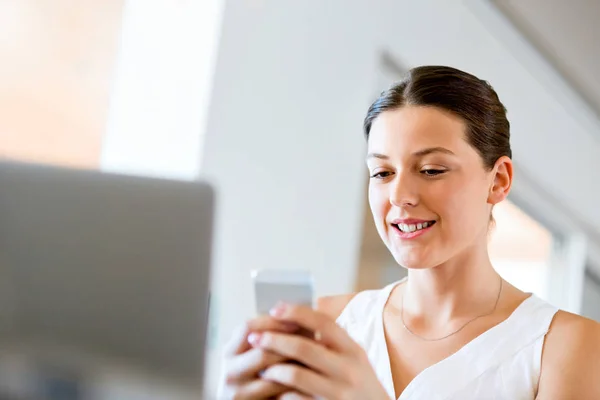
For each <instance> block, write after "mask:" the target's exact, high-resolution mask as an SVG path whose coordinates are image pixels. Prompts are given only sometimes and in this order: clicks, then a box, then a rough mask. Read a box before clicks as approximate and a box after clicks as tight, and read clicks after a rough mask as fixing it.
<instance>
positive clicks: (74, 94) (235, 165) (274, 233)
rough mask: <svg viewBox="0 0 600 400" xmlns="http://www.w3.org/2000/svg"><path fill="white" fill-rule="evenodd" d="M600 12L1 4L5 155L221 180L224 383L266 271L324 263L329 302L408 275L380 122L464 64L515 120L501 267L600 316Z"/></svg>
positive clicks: (562, 5) (167, 2)
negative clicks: (389, 243) (365, 126)
mask: <svg viewBox="0 0 600 400" xmlns="http://www.w3.org/2000/svg"><path fill="white" fill-rule="evenodd" d="M598 17H600V2H598V1H595V0H576V1H569V2H567V1H562V0H497V1H484V0H481V1H479V0H477V1H476V0H470V1H469V0H467V1H458V0H456V1H448V0H427V1H400V0H397V1H390V0H369V1H347V0H329V1H317V0H305V1H291V0H287V1H286V0H284V1H282V0H229V1H225V0H104V1H92V0H77V1H76V0H0V60H2V61H1V62H0V157H3V158H9V159H16V160H23V161H34V162H41V163H49V164H57V165H63V166H69V167H76V168H91V169H100V170H102V171H111V172H121V173H126V174H134V175H148V176H160V177H167V178H174V179H183V180H195V179H204V180H208V181H210V182H211V183H213V184H214V185H215V187H216V189H217V193H218V210H217V219H216V222H217V226H216V241H215V255H214V264H213V273H212V283H211V287H212V301H211V323H210V327H209V329H210V338H209V343H208V345H209V357H208V358H209V361H208V362H209V368H208V377H207V379H208V385H209V390H212V389H211V388H212V386H213V385H214V384H215V383H216V379H217V378H216V377H217V375H218V373H219V368H220V360H219V358H220V352H221V348H222V345H223V343H224V342H225V341H226V340H227V339H228V337H229V335H230V334H231V331H232V329H233V328H234V327H235V326H236V325H238V324H239V323H240V322H241V321H243V320H244V319H246V318H248V317H251V316H252V315H253V314H254V309H253V304H254V303H253V289H252V284H251V280H250V271H251V270H252V269H256V268H276V269H305V270H309V271H310V272H312V274H313V276H314V280H315V285H316V286H315V291H316V294H317V295H318V296H321V295H331V294H338V293H344V292H350V291H355V290H362V289H368V288H377V287H381V286H383V285H385V284H387V283H389V282H392V281H395V280H397V279H400V278H401V277H402V276H404V274H405V271H404V270H403V269H402V268H400V267H399V266H397V265H396V264H395V262H394V260H393V259H392V258H391V256H390V255H389V254H388V252H387V250H386V249H385V247H384V246H383V244H382V243H381V242H380V240H379V237H378V236H377V233H376V231H375V228H374V226H373V223H372V220H371V216H370V213H369V211H368V204H367V202H366V185H367V173H366V168H365V167H364V150H365V142H364V139H363V137H362V131H361V127H362V119H363V117H364V114H365V112H366V110H367V108H368V106H369V104H370V103H371V102H372V101H373V100H374V99H375V98H376V96H377V95H378V94H379V92H381V91H382V90H383V89H385V88H386V87H387V86H389V85H390V84H391V83H392V82H394V81H397V80H399V79H400V78H401V77H402V75H403V74H404V73H405V71H407V70H408V69H409V68H411V67H414V66H417V65H423V64H444V65H450V66H454V67H457V68H460V69H464V70H466V71H468V72H471V73H473V74H475V75H477V76H478V77H480V78H482V79H485V80H488V81H489V82H490V83H491V84H492V85H493V86H494V88H495V89H496V91H497V92H498V94H499V96H500V99H501V101H502V102H503V103H504V104H505V105H506V107H507V109H508V117H509V120H510V122H511V127H512V146H513V153H514V160H515V165H516V171H515V173H516V180H515V184H514V189H513V192H512V194H511V196H510V200H509V201H506V202H504V203H503V204H501V205H500V206H498V207H496V209H495V219H496V222H497V224H496V225H497V226H496V228H495V230H494V232H493V234H492V236H491V240H490V253H491V256H492V259H493V262H494V265H495V267H496V268H497V269H498V271H499V272H500V273H501V274H502V275H503V276H504V277H505V278H506V279H507V280H509V281H510V282H511V283H513V284H514V285H516V286H518V287H520V288H521V289H523V290H526V291H530V292H534V293H536V294H538V295H539V296H541V297H542V298H544V299H546V300H548V301H550V302H551V303H553V304H555V305H557V306H559V307H561V308H563V309H566V310H569V311H572V312H576V313H580V314H583V315H585V316H588V317H590V318H594V319H597V320H600V208H598V207H597V198H598V195H599V194H600V186H598V180H599V178H600V169H599V168H597V161H596V157H597V155H598V154H600V78H599V77H598V71H600V48H599V47H598V45H597V44H598V41H599V40H600V25H598V24H597V19H598ZM157 295H159V294H157Z"/></svg>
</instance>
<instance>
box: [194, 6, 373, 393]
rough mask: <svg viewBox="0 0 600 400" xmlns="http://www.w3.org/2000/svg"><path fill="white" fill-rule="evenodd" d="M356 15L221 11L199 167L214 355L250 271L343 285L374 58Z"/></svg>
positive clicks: (354, 237)
mask: <svg viewBox="0 0 600 400" xmlns="http://www.w3.org/2000/svg"><path fill="white" fill-rule="evenodd" d="M365 15H369V7H367V6H366V3H364V2H352V3H349V2H347V1H345V0H335V1H328V2H326V3H325V2H320V1H301V2H281V1H263V2H249V1H248V2H246V1H231V2H228V3H227V6H226V8H225V13H224V20H223V31H222V36H221V41H220V47H219V58H218V62H217V67H216V69H215V71H216V74H215V81H214V92H213V97H212V102H211V109H210V119H209V124H208V128H207V136H206V141H205V143H204V149H205V153H204V163H203V166H202V170H203V172H204V173H205V174H206V175H207V176H209V177H210V178H212V179H213V180H214V182H215V183H216V184H217V189H218V201H219V208H220V209H219V214H218V237H217V249H216V250H217V254H216V257H215V285H214V287H215V289H217V305H216V309H218V312H219V314H218V317H217V319H218V325H219V326H218V331H217V334H218V336H219V343H218V346H217V347H220V346H219V345H220V344H221V343H222V340H224V339H226V338H228V336H229V335H230V334H231V330H232V328H233V327H234V326H235V325H237V324H239V323H240V322H241V321H242V320H243V319H244V318H247V317H250V316H251V315H253V312H254V304H253V292H252V286H251V282H250V279H249V278H250V271H251V270H252V269H254V268H290V269H308V270H310V271H311V272H312V273H313V275H314V278H315V282H316V288H315V289H316V292H317V294H318V295H322V294H330V293H339V292H344V291H347V290H349V289H350V288H352V286H353V283H354V277H355V273H356V264H357V258H358V247H359V246H358V245H359V239H360V230H361V223H362V214H361V210H362V207H363V190H364V179H362V178H364V176H363V175H362V174H364V173H366V169H365V168H364V161H363V151H364V145H365V144H364V140H363V138H362V133H361V124H362V117H363V113H364V111H365V110H366V108H367V107H368V103H369V98H370V97H371V96H372V93H373V88H374V79H375V68H376V50H377V49H376V41H375V38H374V32H373V30H372V29H364V28H363V26H364V25H365V22H364V17H363V16H365ZM366 25H367V26H371V27H372V26H373V23H372V22H370V21H367V23H366ZM357 29H360V30H363V33H361V34H360V35H359V34H358V32H357ZM215 354H216V356H215V357H218V354H219V352H218V350H217V351H215V352H214V353H213V355H215ZM213 366H214V367H212V368H211V370H212V372H213V375H212V376H211V377H210V378H209V380H210V381H211V382H214V380H215V379H216V378H215V374H216V372H217V368H216V363H215V364H213Z"/></svg>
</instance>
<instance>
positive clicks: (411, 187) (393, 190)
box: [390, 171, 419, 207]
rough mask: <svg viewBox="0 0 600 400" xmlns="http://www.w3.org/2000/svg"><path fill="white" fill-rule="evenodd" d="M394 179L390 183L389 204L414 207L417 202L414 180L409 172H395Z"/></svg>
mask: <svg viewBox="0 0 600 400" xmlns="http://www.w3.org/2000/svg"><path fill="white" fill-rule="evenodd" d="M395 178H396V179H394V181H393V182H392V184H391V185H390V204H392V205H393V206H396V207H414V206H416V205H417V204H418V203H419V196H418V191H417V187H416V182H415V181H414V179H411V176H410V173H408V172H400V171H398V172H397V173H396V177H395Z"/></svg>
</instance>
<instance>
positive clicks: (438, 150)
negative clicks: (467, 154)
mask: <svg viewBox="0 0 600 400" xmlns="http://www.w3.org/2000/svg"><path fill="white" fill-rule="evenodd" d="M432 153H444V154H450V155H453V156H454V155H456V154H454V152H453V151H451V150H449V149H447V148H445V147H428V148H426V149H422V150H419V151H416V152H414V153H413V154H412V155H413V157H423V156H426V155H428V154H432ZM370 158H379V159H381V160H389V159H390V157H389V156H386V155H385V154H381V153H369V154H367V160H368V159H370Z"/></svg>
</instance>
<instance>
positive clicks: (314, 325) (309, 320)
mask: <svg viewBox="0 0 600 400" xmlns="http://www.w3.org/2000/svg"><path fill="white" fill-rule="evenodd" d="M271 315H272V316H273V318H276V319H278V320H280V321H286V322H293V323H296V324H298V325H299V326H300V327H302V328H305V329H308V330H310V331H312V332H315V336H316V338H317V340H318V341H319V342H321V343H323V344H324V345H326V346H328V347H330V348H332V349H335V350H337V351H340V352H344V353H345V352H354V351H357V349H358V344H357V343H356V342H355V341H354V340H352V338H351V337H350V336H349V335H348V334H347V333H346V331H345V330H343V329H342V328H340V326H339V325H338V324H336V322H335V321H334V320H333V319H332V318H331V317H329V316H328V315H326V314H324V313H322V312H319V311H316V310H313V309H312V308H310V307H306V306H300V305H292V304H284V303H280V304H278V306H276V307H275V308H274V309H272V310H271Z"/></svg>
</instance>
